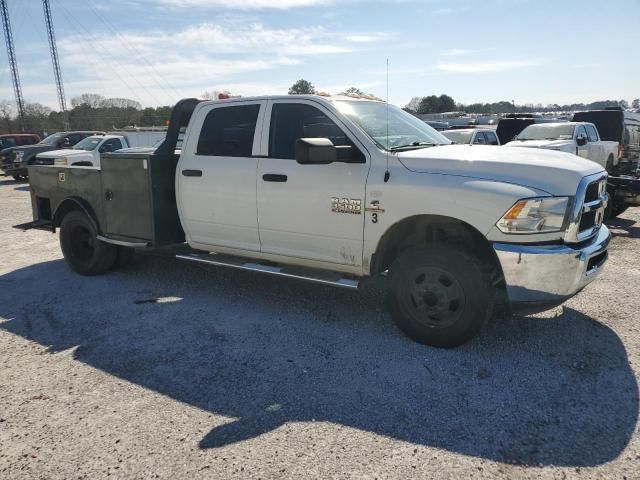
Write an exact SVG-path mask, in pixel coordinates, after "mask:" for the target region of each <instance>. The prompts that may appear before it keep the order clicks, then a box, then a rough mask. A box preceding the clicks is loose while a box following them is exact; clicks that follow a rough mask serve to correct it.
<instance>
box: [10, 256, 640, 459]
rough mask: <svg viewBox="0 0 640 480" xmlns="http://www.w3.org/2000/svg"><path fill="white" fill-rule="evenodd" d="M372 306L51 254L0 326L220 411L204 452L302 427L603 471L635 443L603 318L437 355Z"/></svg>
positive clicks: (504, 334)
mask: <svg viewBox="0 0 640 480" xmlns="http://www.w3.org/2000/svg"><path fill="white" fill-rule="evenodd" d="M26 291H28V292H29V295H24V292H26ZM381 298H382V295H380V292H379V291H375V290H374V291H373V292H369V293H367V292H365V293H361V294H358V293H353V292H348V291H341V290H335V289H331V288H327V287H321V286H315V285H308V284H301V283H296V282H292V281H288V280H281V279H273V278H269V277H264V276H260V275H258V274H250V273H244V272H235V271H230V270H224V269H211V270H210V271H208V269H207V268H198V267H197V266H194V265H188V264H183V263H179V262H178V261H177V260H174V259H168V258H153V257H151V256H139V257H136V259H135V261H134V264H133V265H132V266H130V267H128V268H126V269H124V270H123V271H120V272H115V273H112V274H110V275H106V276H102V277H95V278H83V277H80V276H77V275H74V274H72V273H71V272H70V271H69V270H68V269H67V268H66V266H65V265H64V263H63V262H62V261H60V260H58V261H52V262H46V263H41V264H36V265H32V266H29V267H27V268H24V269H21V270H16V271H13V272H10V273H8V274H5V275H3V276H1V277H0V316H1V317H2V318H3V319H4V321H3V322H2V323H0V328H1V329H3V330H5V331H7V332H11V333H12V334H15V335H19V336H22V337H24V338H25V339H29V340H32V341H35V342H38V343H39V344H41V345H43V346H45V347H46V348H47V350H48V351H49V352H51V353H55V352H59V351H62V350H65V349H69V348H72V347H77V349H76V350H75V353H74V358H75V359H76V360H78V361H80V362H84V363H85V364H87V365H90V366H92V367H94V368H97V369H100V370H103V371H105V372H108V373H109V374H111V375H114V376H117V377H119V378H121V379H124V380H127V381H129V382H134V383H136V384H139V385H141V386H143V387H145V388H148V389H151V390H153V391H156V392H159V393H161V394H164V395H168V396H169V397H171V398H173V399H175V400H177V401H180V402H185V403H187V404H189V405H193V406H196V407H198V408H201V409H204V410H207V411H210V412H212V413H215V414H216V415H223V416H225V417H229V418H228V422H227V423H224V424H222V425H221V426H217V427H215V428H214V429H213V430H211V431H210V432H209V433H208V434H207V435H206V436H205V437H204V438H202V439H201V441H200V447H201V448H217V447H223V446H226V445H230V444H233V443H235V442H241V441H244V440H247V439H254V438H257V437H259V436H260V435H262V434H263V433H265V432H269V431H272V430H274V429H276V428H278V427H280V426H282V425H284V424H285V423H287V422H310V421H316V422H318V421H322V422H330V423H334V424H338V425H344V426H348V427H353V428H356V429H360V430H363V431H367V432H373V433H376V434H379V435H383V436H387V437H392V438H395V439H399V440H402V441H405V442H411V443H413V444H417V445H427V446H433V447H436V448H442V449H446V450H449V451H452V452H457V453H460V454H464V455H470V456H475V457H481V458H486V459H490V460H495V461H500V462H505V463H512V464H521V465H531V464H542V465H550V464H553V465H566V466H593V465H599V464H603V463H605V462H609V461H611V460H613V459H615V458H616V457H617V456H618V455H620V454H621V452H622V451H623V450H624V449H625V447H626V446H627V444H628V443H629V441H630V439H631V437H632V435H633V432H634V429H635V426H636V422H637V417H638V386H637V383H636V379H635V377H634V374H633V371H632V369H631V368H630V365H629V362H628V359H627V354H626V351H625V348H624V346H623V344H622V342H621V341H620V339H619V338H618V336H617V335H616V334H615V333H614V332H613V331H612V330H611V329H609V328H608V327H606V326H604V325H603V324H601V323H599V322H597V321H596V320H594V319H592V318H590V317H588V316H585V315H584V314H582V313H580V312H578V311H575V310H572V309H570V308H564V309H563V310H561V309H559V310H558V313H559V315H558V316H556V317H555V318H541V317H510V318H506V319H502V320H494V321H492V322H490V323H489V324H488V325H487V327H486V328H485V330H484V332H483V333H482V334H481V335H480V337H478V338H477V339H475V340H473V341H471V342H470V343H468V344H467V345H464V346H463V347H460V348H458V349H455V350H438V349H433V348H429V347H425V346H421V345H417V344H415V343H413V342H411V341H410V340H408V339H407V338H405V337H404V336H403V335H402V334H401V333H399V331H398V330H397V329H396V328H395V327H394V326H393V324H392V323H391V320H390V319H389V317H388V315H387V313H386V311H385V308H384V302H383V300H382V299H381ZM151 428H152V427H151Z"/></svg>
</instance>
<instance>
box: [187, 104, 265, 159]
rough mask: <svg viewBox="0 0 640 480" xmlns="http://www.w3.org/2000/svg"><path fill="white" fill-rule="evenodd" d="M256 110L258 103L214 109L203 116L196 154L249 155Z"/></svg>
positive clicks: (254, 128) (257, 111)
mask: <svg viewBox="0 0 640 480" xmlns="http://www.w3.org/2000/svg"><path fill="white" fill-rule="evenodd" d="M259 112H260V105H259V104H255V105H238V106H230V107H218V108H214V109H213V110H211V111H210V112H209V113H208V114H207V116H206V118H205V119H204V123H203V125H202V130H201V131H200V138H199V139H198V148H197V150H196V154H197V155H211V156H218V157H250V156H251V155H252V152H253V136H254V134H255V131H256V122H257V121H258V113H259Z"/></svg>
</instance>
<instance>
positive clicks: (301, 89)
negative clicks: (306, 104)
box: [289, 79, 316, 95]
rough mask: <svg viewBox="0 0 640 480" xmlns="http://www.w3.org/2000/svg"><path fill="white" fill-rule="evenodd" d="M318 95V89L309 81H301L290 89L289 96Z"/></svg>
mask: <svg viewBox="0 0 640 480" xmlns="http://www.w3.org/2000/svg"><path fill="white" fill-rule="evenodd" d="M312 93H316V89H315V88H314V86H313V85H312V84H311V82H309V81H308V80H304V79H300V80H298V81H297V82H296V83H294V84H293V85H291V88H289V95H308V94H312Z"/></svg>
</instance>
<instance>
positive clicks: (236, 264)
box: [176, 253, 360, 289]
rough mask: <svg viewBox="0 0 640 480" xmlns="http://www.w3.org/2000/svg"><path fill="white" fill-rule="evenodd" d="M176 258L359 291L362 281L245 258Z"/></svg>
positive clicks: (200, 255) (207, 255)
mask: <svg viewBox="0 0 640 480" xmlns="http://www.w3.org/2000/svg"><path fill="white" fill-rule="evenodd" d="M176 258H179V259H181V260H187V261H190V262H198V263H206V264H207V265H215V266H219V267H230V268H235V269H237V270H246V271H249V272H260V273H266V274H269V275H275V276H278V277H286V278H295V279H296V280H304V281H307V282H313V283H319V284H322V285H330V286H333V287H340V288H350V289H357V288H358V285H359V284H360V281H359V280H357V279H353V278H344V277H341V276H340V275H339V274H336V273H332V272H326V271H324V270H314V269H310V268H299V267H291V266H285V265H283V266H277V265H269V264H263V263H259V261H258V260H256V261H247V259H245V258H238V257H232V256H228V255H218V254H215V253H191V254H188V255H176Z"/></svg>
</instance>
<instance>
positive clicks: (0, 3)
mask: <svg viewBox="0 0 640 480" xmlns="http://www.w3.org/2000/svg"><path fill="white" fill-rule="evenodd" d="M0 10H1V11H2V12H1V13H2V30H4V40H5V43H6V44H7V57H9V68H10V69H11V80H12V81H13V93H14V94H15V97H16V106H17V107H18V118H19V120H20V130H22V131H24V100H23V99H22V87H21V86H20V77H19V75H18V63H17V62H16V52H15V50H14V48H13V34H12V33H11V22H10V21H9V9H8V8H7V0H0Z"/></svg>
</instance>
